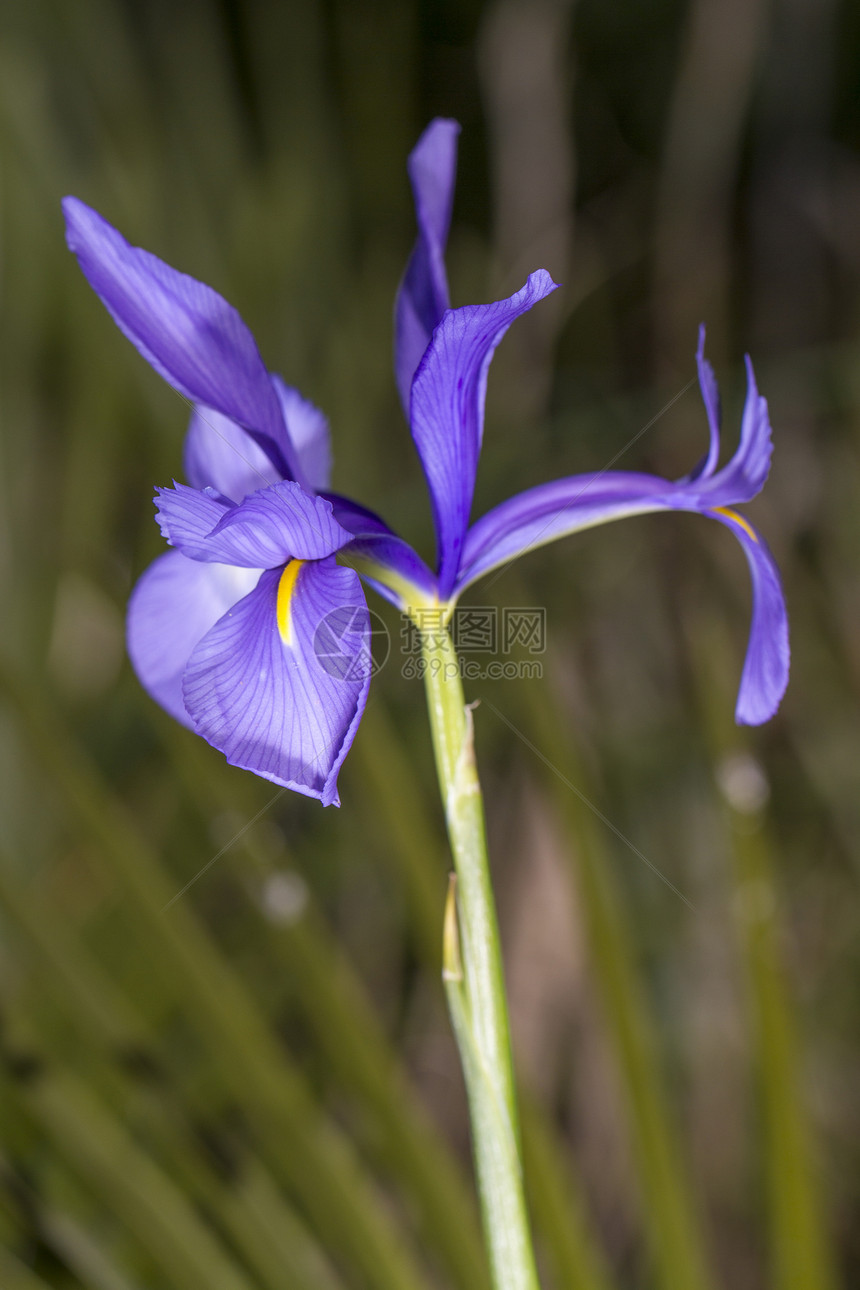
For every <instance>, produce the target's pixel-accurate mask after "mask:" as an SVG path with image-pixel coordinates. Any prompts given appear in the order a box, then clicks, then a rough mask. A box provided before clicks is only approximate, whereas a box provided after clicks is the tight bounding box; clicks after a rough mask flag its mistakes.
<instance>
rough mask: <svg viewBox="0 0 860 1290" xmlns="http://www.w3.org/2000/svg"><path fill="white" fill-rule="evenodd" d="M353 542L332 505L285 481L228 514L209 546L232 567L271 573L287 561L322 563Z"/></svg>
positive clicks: (254, 495) (250, 498) (256, 495)
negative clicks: (322, 560)
mask: <svg viewBox="0 0 860 1290" xmlns="http://www.w3.org/2000/svg"><path fill="white" fill-rule="evenodd" d="M349 537H350V535H349V533H348V532H347V530H346V529H345V528H343V527H342V526H341V525H340V524H338V522H337V520H336V519H335V518H334V514H333V512H332V505H331V502H329V501H326V499H325V498H323V497H316V496H314V495H313V494H311V493H306V492H305V491H304V489H303V488H300V487H299V485H298V484H295V483H293V482H292V480H283V481H282V482H281V483H279V484H273V485H272V487H271V488H264V489H261V490H260V491H259V492H256V493H251V494H250V496H248V497H246V498H245V500H244V502H242V503H241V504H240V505H239V506H235V507H233V508H232V509H231V510H229V511H226V512H225V513H224V515H223V517H222V518H221V520H219V522H218V524H217V525H216V527H215V528H214V529H213V531H212V533H211V534H210V539H209V540H210V541H211V542H212V543H213V549H217V550H218V551H220V552H223V553H224V555H225V556H227V557H228V559H229V560H230V561H231V562H232V563H234V564H241V565H248V566H252V567H255V568H256V567H258V566H259V565H260V564H262V566H263V568H266V569H272V568H274V567H275V566H276V565H280V564H284V563H285V562H286V561H287V560H289V559H296V560H321V559H323V558H324V557H325V556H327V555H332V554H333V553H334V552H335V551H338V550H340V548H341V547H342V546H345V545H346V544H347V542H348V541H349Z"/></svg>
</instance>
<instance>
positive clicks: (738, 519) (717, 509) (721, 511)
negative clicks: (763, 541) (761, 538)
mask: <svg viewBox="0 0 860 1290" xmlns="http://www.w3.org/2000/svg"><path fill="white" fill-rule="evenodd" d="M713 512H714V514H715V515H725V516H727V517H728V518H729V519H730V520H734V522H735V523H736V524H740V526H741V528H742V529H743V531H744V533H746V535H747V536H748V537H751V538H752V540H753V542H755V543H756V544H757V543H758V534H757V533H756V531H755V529H754V528H753V527H752V525H751V524H748V523H747V521H746V520H745V519H744V517H743V516H742V515H738V513H737V511H733V510H730V509H729V507H728V506H714V507H713Z"/></svg>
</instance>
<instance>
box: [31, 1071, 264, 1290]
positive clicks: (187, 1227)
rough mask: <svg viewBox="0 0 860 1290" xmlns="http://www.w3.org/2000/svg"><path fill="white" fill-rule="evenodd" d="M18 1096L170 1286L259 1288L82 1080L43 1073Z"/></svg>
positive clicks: (181, 1289) (180, 1289)
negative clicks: (253, 1284) (134, 1238)
mask: <svg viewBox="0 0 860 1290" xmlns="http://www.w3.org/2000/svg"><path fill="white" fill-rule="evenodd" d="M19 1098H20V1102H21V1104H22V1105H23V1106H24V1107H26V1108H27V1110H28V1111H29V1113H30V1114H31V1115H32V1117H33V1118H34V1120H35V1121H36V1122H37V1123H38V1124H40V1125H41V1126H42V1128H43V1129H44V1130H45V1132H46V1133H47V1134H48V1136H49V1138H50V1140H51V1142H52V1143H53V1144H54V1146H55V1148H56V1149H57V1151H58V1152H59V1153H60V1154H61V1155H62V1156H63V1157H64V1158H65V1159H66V1160H67V1162H68V1163H69V1165H70V1167H71V1168H72V1169H73V1170H74V1172H75V1173H77V1174H78V1176H79V1177H80V1178H81V1180H82V1181H83V1182H84V1183H85V1184H86V1185H87V1186H88V1187H90V1188H92V1190H93V1192H94V1193H95V1194H96V1196H97V1197H98V1198H99V1200H100V1203H101V1205H102V1206H103V1207H104V1209H105V1211H106V1212H107V1213H109V1214H112V1215H115V1216H116V1218H117V1219H118V1220H119V1221H120V1223H122V1224H123V1225H124V1226H125V1227H127V1229H128V1230H129V1231H130V1232H131V1233H132V1234H133V1235H134V1236H135V1237H136V1238H137V1240H138V1242H139V1244H140V1246H141V1249H142V1250H144V1251H145V1252H146V1253H147V1255H148V1256H149V1258H150V1259H151V1260H152V1262H153V1263H154V1264H155V1265H156V1266H158V1267H160V1269H161V1272H162V1274H163V1276H164V1277H165V1279H166V1281H167V1282H168V1284H169V1285H171V1286H173V1287H175V1288H176V1290H187V1287H189V1286H194V1285H200V1286H218V1290H253V1288H252V1283H251V1282H250V1281H249V1280H248V1279H247V1278H246V1277H245V1275H244V1274H243V1273H242V1272H241V1270H240V1269H239V1268H238V1267H237V1266H236V1264H235V1263H234V1262H233V1260H232V1258H231V1257H230V1256H229V1255H228V1253H227V1251H226V1250H225V1249H224V1248H223V1247H222V1246H221V1245H220V1244H219V1243H218V1241H217V1240H216V1239H215V1237H214V1236H213V1235H212V1234H211V1232H210V1231H209V1230H208V1229H207V1228H206V1227H205V1226H204V1225H203V1223H202V1222H201V1220H200V1219H199V1218H198V1217H197V1215H196V1213H195V1212H194V1210H193V1209H192V1207H191V1206H190V1205H189V1203H188V1201H187V1200H186V1198H185V1197H184V1196H183V1194H182V1192H181V1191H180V1190H179V1189H178V1188H177V1186H176V1185H175V1183H174V1182H173V1181H172V1180H171V1179H170V1178H168V1177H167V1175H166V1174H165V1173H164V1172H163V1171H162V1170H161V1169H159V1168H158V1166H157V1165H155V1164H154V1162H153V1161H152V1160H151V1159H150V1158H148V1157H147V1156H146V1154H145V1153H144V1152H143V1151H142V1150H141V1149H140V1148H139V1147H138V1146H137V1145H136V1144H135V1143H134V1142H133V1141H132V1139H131V1138H130V1137H129V1136H128V1135H127V1134H126V1133H125V1132H124V1131H123V1130H122V1129H121V1127H120V1125H119V1124H118V1123H117V1121H116V1120H115V1119H114V1118H113V1117H112V1116H111V1114H110V1113H109V1112H108V1111H107V1109H106V1108H105V1107H104V1106H101V1105H99V1103H98V1102H97V1101H96V1099H95V1098H94V1097H93V1096H92V1095H91V1094H90V1093H89V1092H88V1091H87V1090H86V1089H85V1088H84V1086H83V1085H81V1084H80V1083H79V1082H78V1081H77V1080H73V1079H72V1078H70V1077H69V1076H63V1077H58V1076H53V1075H48V1074H45V1073H41V1074H39V1075H37V1076H36V1077H35V1079H33V1080H31V1081H29V1082H28V1083H27V1085H26V1086H25V1087H24V1088H23V1089H22V1090H21V1092H20V1093H19Z"/></svg>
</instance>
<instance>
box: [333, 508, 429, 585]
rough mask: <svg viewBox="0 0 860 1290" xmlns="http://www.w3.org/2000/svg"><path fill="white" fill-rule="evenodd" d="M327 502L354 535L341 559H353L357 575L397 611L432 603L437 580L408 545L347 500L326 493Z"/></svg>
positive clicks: (383, 524)
mask: <svg viewBox="0 0 860 1290" xmlns="http://www.w3.org/2000/svg"><path fill="white" fill-rule="evenodd" d="M326 498H327V500H328V501H330V502H331V504H332V508H333V510H334V516H335V519H336V520H337V522H338V523H339V524H342V525H343V527H344V528H345V529H348V530H349V532H350V533H351V534H352V535H353V537H352V541H351V542H350V543H349V545H348V546H347V547H345V548H344V557H345V558H346V559H347V560H350V559H351V558H353V557H354V558H355V567H356V568H357V570H358V572H359V573H360V574H361V575H362V577H363V578H364V579H365V581H367V582H369V583H370V584H371V585H372V586H373V588H374V589H375V590H376V591H378V592H379V594H380V595H381V596H384V598H385V599H386V600H388V601H390V602H391V604H393V605H396V606H397V608H398V609H403V608H405V607H407V606H408V605H412V604H415V603H417V602H418V601H427V600H434V599H435V597H436V591H437V586H436V579H435V577H434V576H433V574H432V573H431V571H430V570H429V569H428V568H427V565H426V564H425V563H424V561H423V560H422V559H421V557H420V555H418V553H417V552H416V551H413V549H412V547H411V546H410V545H409V543H408V542H405V541H404V540H403V538H401V537H398V536H397V534H396V533H395V532H394V531H393V530H392V529H390V528H389V527H388V525H387V524H386V523H385V521H384V520H382V519H380V518H379V516H378V515H375V514H374V513H373V511H369V510H367V508H366V507H364V506H359V504H358V503H357V502H353V501H351V500H350V499H349V498H348V497H340V496H339V495H338V494H337V493H327V494H326Z"/></svg>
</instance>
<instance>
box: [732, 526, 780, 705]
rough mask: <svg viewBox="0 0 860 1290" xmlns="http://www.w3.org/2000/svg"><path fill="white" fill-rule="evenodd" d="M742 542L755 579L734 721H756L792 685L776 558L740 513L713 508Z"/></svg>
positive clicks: (777, 703) (752, 576) (777, 701)
mask: <svg viewBox="0 0 860 1290" xmlns="http://www.w3.org/2000/svg"><path fill="white" fill-rule="evenodd" d="M714 518H715V519H718V520H720V522H721V523H723V524H725V526H726V528H728V529H731V531H732V532H733V533H734V535H735V537H736V538H737V539H738V541H739V542H740V544H741V546H742V547H743V551H744V555H745V556H746V558H747V564H748V565H749V569H750V577H751V579H752V623H751V625H750V636H749V644H748V645H747V653H746V658H745V660H744V667H743V672H742V674H741V684H740V690H739V691H738V702H737V706H736V708H735V720H736V721H737V722H738V723H739V724H740V725H745V726H758V725H761V724H762V722H763V721H768V720H769V719H770V718H771V717H772V716H773V714H774V713H775V712H776V710H777V708H778V707H779V704H780V700H781V699H782V696H783V695H784V694H785V690H786V686H787V685H788V669H789V662H790V651H789V645H788V614H787V613H786V609H785V596H784V595H783V590H782V582H781V580H780V576H779V570H778V569H777V567H776V562H775V560H774V558H773V556H772V555H771V553H770V551H769V550H768V547H767V544H766V543H765V541H764V538H763V537H762V536H761V534H760V533H758V532H757V531H756V530H755V529H754V528H753V527H752V525H751V524H749V523H747V521H746V520H745V519H744V518H743V517H742V516H740V515H735V514H734V513H733V512H731V511H728V510H726V511H723V512H721V513H715V516H714Z"/></svg>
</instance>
